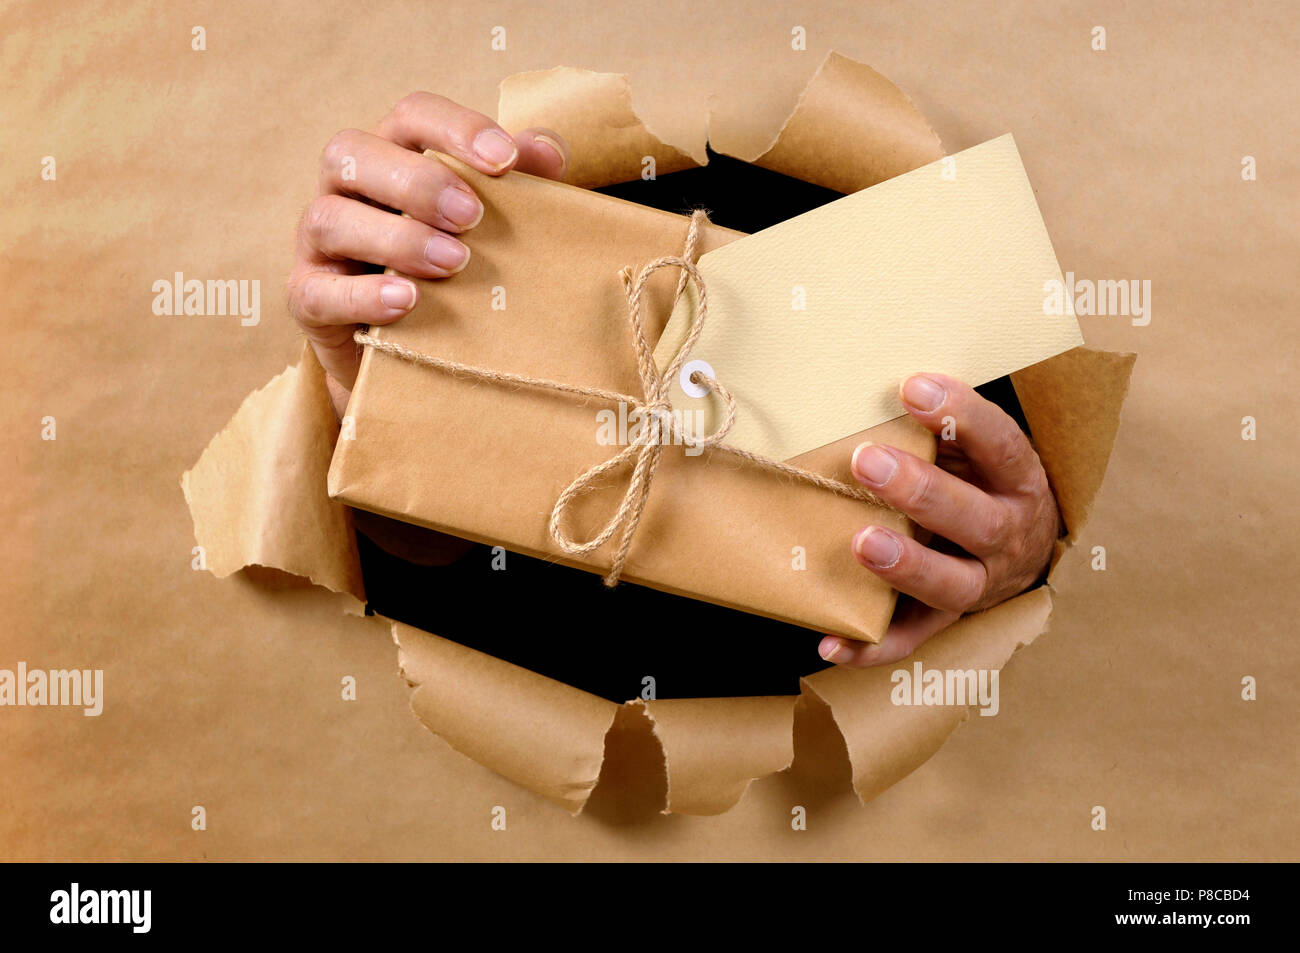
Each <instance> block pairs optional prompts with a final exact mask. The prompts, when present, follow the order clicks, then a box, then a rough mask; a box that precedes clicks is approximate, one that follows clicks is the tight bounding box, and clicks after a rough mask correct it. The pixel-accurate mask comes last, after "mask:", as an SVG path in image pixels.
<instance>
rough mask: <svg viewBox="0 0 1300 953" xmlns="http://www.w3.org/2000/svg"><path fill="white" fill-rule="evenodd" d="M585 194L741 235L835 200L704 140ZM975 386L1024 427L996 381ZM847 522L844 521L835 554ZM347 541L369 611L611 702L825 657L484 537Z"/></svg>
mask: <svg viewBox="0 0 1300 953" xmlns="http://www.w3.org/2000/svg"><path fill="white" fill-rule="evenodd" d="M597 191H599V192H603V193H604V194H606V195H613V196H617V197H619V198H623V199H627V200H629V201H632V202H636V203H638V204H640V205H648V206H652V207H654V208H658V209H663V210H665V211H669V212H679V213H689V212H690V211H691V210H693V209H696V208H703V209H706V210H707V211H708V212H709V216H710V218H711V219H712V220H713V221H714V222H716V223H717V224H719V225H724V226H726V227H728V228H734V229H737V230H739V231H743V232H757V231H760V230H762V229H764V228H767V227H769V226H771V225H775V224H777V223H778V222H782V221H785V220H786V219H788V218H793V217H794V216H796V215H800V214H802V213H803V212H807V211H809V210H811V209H814V208H817V207H818V206H820V205H825V204H826V203H827V202H831V201H834V200H835V199H836V198H839V197H840V193H838V192H833V191H831V190H830V189H824V188H821V187H820V186H816V185H811V184H809V183H807V182H802V181H800V180H798V179H793V178H790V177H788V176H785V175H781V174H779V173H776V172H770V171H767V170H766V169H760V168H758V167H757V166H752V165H749V164H748V163H745V162H741V161H739V160H737V159H732V158H728V157H726V156H720V155H718V154H717V153H715V152H713V150H711V149H710V150H709V164H708V165H707V166H704V167H702V168H699V169H689V170H686V171H682V172H673V173H671V174H668V175H663V176H660V177H659V178H657V179H655V180H652V181H645V180H638V181H635V182H628V183H624V184H621V185H614V186H609V187H607V188H602V189H598V190H597ZM472 238H473V236H472V235H471V236H470V239H471V241H472ZM453 280H454V279H453ZM917 370H924V368H917ZM978 389H979V391H980V392H981V393H982V394H984V396H985V397H988V398H989V399H990V400H993V401H995V402H997V403H998V404H1000V405H1001V406H1002V407H1004V408H1005V409H1006V410H1007V411H1008V412H1010V413H1011V414H1012V415H1013V416H1014V417H1016V419H1017V421H1018V422H1019V423H1020V426H1021V428H1022V429H1026V430H1027V428H1026V427H1025V423H1024V418H1023V415H1022V414H1021V413H1020V406H1019V403H1018V402H1017V401H1016V398H1015V392H1014V391H1013V390H1012V388H1011V382H1010V379H1009V378H1002V379H1000V380H997V381H993V382H991V383H989V384H986V385H984V386H983V387H980V388H978ZM863 522H864V525H865V523H866V520H865V519H864V521H863ZM858 528H859V527H850V526H846V527H845V528H844V538H845V544H844V558H845V559H851V558H852V556H851V555H850V553H849V544H848V541H849V539H850V538H851V535H852V533H853V532H854V531H855V530H856V529H858ZM358 541H359V544H360V551H361V568H362V572H363V575H364V578H365V586H366V595H367V597H368V598H369V600H370V604H369V609H370V611H372V612H374V613H378V614H379V615H384V616H388V617H389V618H393V619H399V620H401V621H402V622H406V623H408V624H410V625H413V626H416V627H417V628H420V629H424V630H425V631H428V632H433V633H435V634H437V635H440V636H442V637H443V638H447V639H452V640H454V641H456V642H459V643H461V644H463V645H467V646H470V647H472V648H475V649H478V650H479V651H481V652H486V653H488V654H489V655H493V656H496V657H497V658H501V659H505V660H506V661H509V662H513V663H514V664H516V665H520V666H523V667H524V668H528V669H532V670H533V671H535V672H538V673H540V674H542V675H546V676H548V677H550V678H554V679H557V680H558V681H561V682H566V683H568V684H569V685H573V686H575V687H577V688H581V689H583V690H584V691H588V692H591V693H592V694H594V695H599V696H601V697H603V698H607V699H609V700H611V701H615V702H622V701H626V700H627V699H629V698H636V697H638V696H640V695H641V692H642V688H643V685H644V684H645V682H644V679H645V678H647V677H652V678H653V679H654V682H655V694H656V696H657V697H659V698H704V697H727V696H739V695H793V694H797V693H798V691H799V678H800V676H803V675H808V674H811V673H812V672H815V671H817V670H819V669H822V668H825V667H826V664H825V663H824V662H823V661H822V660H821V659H820V658H819V657H818V655H817V644H818V642H819V641H820V635H819V634H818V633H816V632H813V631H811V630H809V629H804V628H799V627H797V626H792V625H788V624H786V623H783V622H775V621H773V620H771V619H764V618H761V617H759V616H754V615H749V614H747V613H743V612H739V611H737V610H734V609H724V608H722V607H720V606H715V605H711V604H709V603H704V602H697V601H695V600H691V599H686V598H683V597H681V596H673V595H668V594H667V593H662V592H658V591H656V590H654V589H648V588H646V587H644V586H638V585H633V584H629V583H621V584H620V585H619V586H618V587H616V588H615V589H607V588H605V586H604V585H603V584H602V583H601V579H600V576H598V575H596V574H595V573H589V572H584V571H582V570H578V569H570V568H567V567H564V566H558V565H556V564H554V563H549V562H546V561H543V560H539V559H533V558H530V557H528V556H522V555H520V554H518V553H509V554H507V555H506V569H505V570H504V571H500V570H494V569H493V568H492V551H491V548H490V547H487V546H480V545H476V546H474V547H473V548H472V549H470V551H469V552H468V553H467V554H466V555H465V556H464V557H462V558H461V559H460V560H458V561H457V562H455V563H453V564H451V565H449V566H436V567H429V566H418V565H415V564H413V563H409V562H406V561H404V560H401V559H398V558H397V557H395V556H392V555H389V554H388V553H386V552H384V551H383V550H381V549H380V548H379V547H378V546H376V545H375V544H374V543H372V542H370V540H369V539H367V538H366V537H365V536H364V535H363V534H358ZM863 572H864V573H865V572H866V570H863ZM793 579H797V577H796V576H795V575H794V574H793V573H792V580H793ZM794 584H797V582H792V585H794Z"/></svg>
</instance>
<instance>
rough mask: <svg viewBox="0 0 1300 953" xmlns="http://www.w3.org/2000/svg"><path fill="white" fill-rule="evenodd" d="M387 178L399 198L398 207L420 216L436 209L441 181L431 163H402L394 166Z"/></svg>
mask: <svg viewBox="0 0 1300 953" xmlns="http://www.w3.org/2000/svg"><path fill="white" fill-rule="evenodd" d="M389 178H390V180H391V182H392V185H393V190H394V192H395V193H396V197H397V198H398V199H400V201H399V205H398V207H400V208H401V209H403V210H404V211H406V212H409V213H411V214H412V215H417V216H418V217H420V218H423V217H425V215H426V214H428V213H430V212H433V211H436V210H437V201H438V193H439V192H441V191H442V181H441V176H439V175H438V171H437V169H436V168H435V167H434V164H433V163H431V162H419V163H411V164H403V165H401V166H398V167H396V168H394V169H393V170H392V172H391V173H390V174H389Z"/></svg>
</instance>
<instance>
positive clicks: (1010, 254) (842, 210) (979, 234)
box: [655, 135, 1083, 460]
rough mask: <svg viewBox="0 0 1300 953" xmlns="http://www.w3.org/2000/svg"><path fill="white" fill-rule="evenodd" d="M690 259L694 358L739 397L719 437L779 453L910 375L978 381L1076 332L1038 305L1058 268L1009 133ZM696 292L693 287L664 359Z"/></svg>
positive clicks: (702, 425) (677, 394) (861, 423)
mask: <svg viewBox="0 0 1300 953" xmlns="http://www.w3.org/2000/svg"><path fill="white" fill-rule="evenodd" d="M756 201H762V198H761V197H757V198H756ZM699 269H700V272H701V274H702V275H703V278H704V281H705V286H706V288H707V293H708V305H709V310H708V317H707V320H706V322H705V326H704V332H703V335H702V336H701V338H700V340H699V341H698V343H697V344H696V346H695V348H694V349H693V350H692V351H691V355H690V357H691V362H692V365H693V366H695V367H698V366H699V365H698V364H695V362H696V361H702V362H705V365H706V366H707V367H709V368H712V371H713V373H712V375H711V376H714V377H715V378H716V379H717V380H718V381H720V382H721V383H722V384H723V385H724V386H725V387H727V388H728V389H729V390H730V391H731V392H732V394H733V395H734V396H735V398H736V402H737V405H738V408H739V416H738V419H737V421H736V424H735V426H734V428H733V429H732V431H731V434H730V435H729V436H728V438H727V441H726V442H727V443H729V444H733V445H735V446H737V447H740V448H742V449H745V450H750V451H753V452H755V453H761V454H763V455H764V456H768V457H773V458H775V459H778V460H786V459H789V458H791V457H794V456H797V455H799V454H801V453H805V452H807V451H809V450H814V449H816V448H818V447H821V446H825V445H826V444H828V443H831V442H832V441H834V440H837V439H839V438H841V437H845V436H848V435H849V434H853V433H857V432H858V431H860V430H866V429H867V428H869V427H874V426H875V425H877V424H880V423H884V422H885V421H887V420H892V419H893V418H895V417H898V416H900V415H901V414H903V413H904V410H903V406H902V403H901V402H900V401H899V398H898V386H899V384H900V383H901V382H902V381H903V380H904V379H905V378H906V377H908V376H909V375H911V374H914V373H917V372H919V371H939V372H941V373H945V374H951V375H952V376H953V377H957V378H960V379H962V380H964V381H966V382H967V383H968V384H971V385H972V386H974V385H978V384H982V383H984V382H986V381H990V380H993V379H995V378H998V377H1001V376H1003V375H1004V374H1009V373H1010V372H1012V371H1015V370H1019V369H1020V368H1022V367H1027V366H1029V365H1030V364H1036V363H1038V362H1039V361H1042V360H1046V359H1047V358H1049V357H1052V356H1053V355H1055V354H1059V353H1061V352H1062V351H1068V350H1070V349H1071V348H1073V347H1076V346H1078V345H1080V344H1082V343H1083V338H1082V336H1081V335H1080V333H1079V325H1078V322H1077V321H1076V320H1075V318H1074V316H1073V315H1071V314H1064V315H1057V314H1049V313H1047V312H1048V311H1050V310H1053V309H1049V308H1046V307H1045V301H1046V299H1047V298H1048V297H1049V291H1050V289H1051V287H1052V286H1051V284H1050V283H1051V282H1060V281H1061V269H1060V266H1059V265H1058V264H1057V262H1056V255H1055V253H1054V252H1053V251H1052V243H1051V240H1050V239H1049V238H1048V235H1047V229H1046V228H1045V227H1044V225H1043V218H1042V215H1041V214H1040V213H1039V211H1038V205H1037V203H1036V202H1035V201H1034V193H1033V189H1032V188H1031V187H1030V185H1029V179H1028V178H1027V177H1026V175H1025V170H1024V166H1023V165H1021V162H1020V154H1019V153H1018V152H1017V151H1016V144H1015V140H1014V139H1013V138H1012V137H1011V136H1010V135H1005V136H1002V137H1000V138H998V139H993V140H991V141H989V142H985V143H983V144H982V145H978V146H975V147H974V148H972V149H967V150H966V151H965V152H959V153H957V154H956V155H955V156H949V157H946V158H944V159H941V160H939V161H938V162H934V163H932V164H930V165H927V166H923V167H922V168H920V169H916V170H914V171H912V172H908V173H906V174H905V175H901V176H898V177H897V178H894V179H890V180H889V181H887V182H882V183H881V184H879V185H876V186H873V187H872V188H869V189H866V190H864V191H861V192H857V193H854V194H853V195H848V196H845V197H844V198H842V199H837V200H836V201H834V202H832V203H830V204H829V205H825V206H822V207H821V208H818V209H814V210H813V211H811V212H808V213H806V214H804V215H800V216H799V217H797V218H793V219H790V220H789V221H786V222H782V223H781V224H779V225H775V226H773V227H772V228H768V229H765V230H763V231H761V232H758V233H756V234H754V235H750V236H747V237H745V238H742V239H739V240H737V241H734V242H731V243H729V244H727V245H724V246H723V247H721V248H718V249H715V250H714V251H711V252H708V253H707V254H705V255H703V256H701V258H700V260H699ZM1056 287H1057V288H1059V287H1060V285H1057V286H1056ZM695 302H696V295H695V289H694V286H693V285H688V287H687V291H686V292H685V293H684V294H683V295H682V297H681V299H680V300H679V301H678V302H677V306H676V308H675V309H674V311H673V314H672V317H671V319H670V320H669V322H668V325H667V327H666V328H665V330H664V334H663V336H662V337H661V338H660V340H659V344H658V346H657V348H656V349H655V361H656V363H657V364H658V365H659V368H660V370H663V369H665V368H666V367H667V366H668V364H669V363H670V361H671V360H672V357H673V355H674V354H675V353H676V351H677V349H678V348H679V347H680V346H681V342H682V341H683V340H685V338H686V334H687V332H688V330H689V327H690V323H691V320H692V318H693V315H694V309H695ZM680 377H681V375H679V379H678V380H675V381H672V382H671V386H672V401H673V406H674V407H675V408H678V409H680V410H682V411H692V412H693V413H692V414H691V415H690V416H689V417H687V415H685V414H683V417H685V418H686V419H693V420H694V421H695V422H696V429H697V430H698V431H699V432H701V433H712V432H713V431H714V430H715V429H716V427H717V425H718V423H719V421H720V420H721V416H720V413H721V411H722V409H723V408H722V402H721V400H720V399H719V398H718V397H717V395H716V394H705V395H703V396H692V395H691V394H688V393H686V392H685V391H684V390H683V387H682V380H681V379H680ZM686 383H687V385H690V384H691V382H690V381H689V379H688V380H687V381H686ZM692 390H693V391H694V393H696V394H698V393H699V389H698V388H692Z"/></svg>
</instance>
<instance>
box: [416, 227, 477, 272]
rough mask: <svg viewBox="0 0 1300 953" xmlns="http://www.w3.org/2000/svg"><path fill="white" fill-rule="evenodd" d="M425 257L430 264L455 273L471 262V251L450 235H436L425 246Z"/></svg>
mask: <svg viewBox="0 0 1300 953" xmlns="http://www.w3.org/2000/svg"><path fill="white" fill-rule="evenodd" d="M424 257H425V260H426V261H428V262H429V264H431V265H437V266H438V267H439V268H445V269H446V270H447V271H450V272H453V273H454V272H457V271H460V270H461V269H462V268H464V267H465V263H466V262H467V261H469V249H468V248H467V247H465V245H464V244H462V243H461V242H458V241H456V239H454V238H452V237H451V236H450V235H434V236H433V237H432V238H430V239H429V243H428V244H427V245H425V246H424Z"/></svg>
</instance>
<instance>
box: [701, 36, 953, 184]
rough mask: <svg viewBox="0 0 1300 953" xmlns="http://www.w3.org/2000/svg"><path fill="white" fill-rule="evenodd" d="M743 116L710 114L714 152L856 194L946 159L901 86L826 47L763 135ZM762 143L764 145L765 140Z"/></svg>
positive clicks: (932, 132) (711, 139) (710, 132)
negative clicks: (784, 112)
mask: <svg viewBox="0 0 1300 953" xmlns="http://www.w3.org/2000/svg"><path fill="white" fill-rule="evenodd" d="M759 135H760V134H759V131H758V130H755V129H753V128H752V126H751V125H750V124H747V123H745V122H744V120H743V118H742V117H738V116H737V117H732V116H725V115H718V114H717V113H713V112H711V113H710V116H709V142H710V144H711V145H712V146H713V149H714V151H716V152H719V153H722V154H724V155H729V156H732V157H734V158H737V159H741V160H743V161H745V162H750V163H752V164H754V165H757V166H761V167H762V168H764V169H770V170H772V171H773V172H780V173H782V174H784V175H789V176H793V177H794V178H798V179H803V180H804V181H806V182H812V183H815V184H816V185H821V186H824V187H826V188H828V189H834V190H835V191H837V192H844V193H849V192H857V191H859V190H860V189H865V188H869V187H870V186H873V185H876V184H877V183H879V182H884V181H885V180H886V179H892V178H893V177H894V176H896V175H902V174H903V173H904V172H911V171H912V170H913V169H919V168H920V167H921V166H923V165H928V164H929V163H931V162H935V161H937V160H938V159H941V158H942V157H943V143H942V142H941V141H940V139H939V136H938V134H937V133H936V132H935V131H934V129H932V128H931V127H930V124H929V123H928V122H927V121H926V119H925V117H924V116H923V115H921V111H920V110H919V109H917V108H916V106H915V105H913V103H912V100H911V99H909V98H908V96H907V94H905V93H904V92H903V91H902V90H901V89H899V88H898V87H897V86H895V85H894V84H893V83H891V82H890V81H889V80H888V79H886V78H885V77H884V76H882V75H881V74H880V73H877V72H876V71H875V70H873V69H872V68H871V67H870V66H867V65H866V64H865V63H860V62H858V61H857V60H854V59H850V58H849V57H847V56H844V55H842V54H840V53H837V52H835V51H834V50H831V51H830V52H828V53H827V54H826V57H825V58H824V59H823V60H822V62H821V64H820V65H819V66H818V67H817V71H816V72H815V73H814V74H813V76H812V79H810V80H809V81H808V84H807V85H806V86H805V87H804V89H803V92H801V93H800V95H799V99H798V101H797V102H796V104H795V107H794V109H793V110H792V111H791V113H790V115H789V116H788V117H787V118H786V120H785V122H783V123H782V124H781V128H780V129H779V130H777V131H776V133H775V134H771V135H769V136H768V137H767V138H766V140H764V139H762V138H759ZM764 143H765V144H764Z"/></svg>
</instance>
